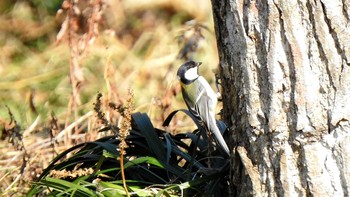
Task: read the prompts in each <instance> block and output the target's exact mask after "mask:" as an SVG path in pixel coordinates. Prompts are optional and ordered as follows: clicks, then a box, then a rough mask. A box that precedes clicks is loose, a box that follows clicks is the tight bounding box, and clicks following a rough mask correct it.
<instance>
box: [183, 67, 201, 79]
mask: <svg viewBox="0 0 350 197" xmlns="http://www.w3.org/2000/svg"><path fill="white" fill-rule="evenodd" d="M185 78H186V79H187V80H193V79H197V78H198V68H197V67H193V68H190V69H188V70H187V71H186V72H185Z"/></svg>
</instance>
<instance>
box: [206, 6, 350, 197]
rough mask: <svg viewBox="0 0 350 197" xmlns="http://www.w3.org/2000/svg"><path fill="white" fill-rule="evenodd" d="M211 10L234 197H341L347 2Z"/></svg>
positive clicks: (349, 186)
mask: <svg viewBox="0 0 350 197" xmlns="http://www.w3.org/2000/svg"><path fill="white" fill-rule="evenodd" d="M212 5H213V13H214V22H215V29H216V36H217V42H218V48H219V56H220V71H221V72H220V76H221V81H222V87H223V93H222V97H223V105H224V113H223V114H224V117H223V118H224V120H226V122H227V123H228V125H230V128H231V135H232V143H231V144H230V145H231V148H232V149H233V152H234V153H233V156H232V158H231V161H232V162H231V168H232V170H231V171H232V173H231V194H232V196H247V195H250V196H251V195H253V196H349V195H350V124H349V120H350V0H314V1H312V0H304V1H302V0H289V1H287V0H274V1H273V0H267V1H254V0H223V1H221V2H220V3H219V2H216V1H214V0H213V1H212Z"/></svg>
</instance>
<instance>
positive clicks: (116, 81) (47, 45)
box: [0, 0, 218, 196]
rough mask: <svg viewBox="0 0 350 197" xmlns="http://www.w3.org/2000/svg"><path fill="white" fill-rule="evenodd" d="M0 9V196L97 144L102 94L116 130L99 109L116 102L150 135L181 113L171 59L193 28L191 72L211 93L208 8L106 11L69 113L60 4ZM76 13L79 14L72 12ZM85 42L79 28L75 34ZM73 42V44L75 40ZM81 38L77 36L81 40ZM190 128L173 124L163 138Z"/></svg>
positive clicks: (184, 5)
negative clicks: (76, 148) (80, 147)
mask: <svg viewBox="0 0 350 197" xmlns="http://www.w3.org/2000/svg"><path fill="white" fill-rule="evenodd" d="M33 2H34V3H28V2H26V1H17V2H12V1H4V2H3V3H4V6H0V7H1V11H0V13H1V15H0V23H1V24H4V25H2V27H0V28H1V29H0V45H1V47H0V53H1V54H2V55H1V57H0V74H1V78H0V92H1V94H0V101H1V103H0V132H1V133H0V139H1V142H0V180H1V183H0V185H1V187H0V194H2V195H4V196H11V195H15V194H17V195H19V196H21V194H23V193H26V192H28V190H29V187H30V185H29V183H30V182H31V181H33V180H34V179H35V178H37V177H38V176H39V175H40V174H41V173H42V171H43V169H45V168H46V167H47V166H48V165H49V162H50V161H51V160H52V159H53V158H54V157H55V156H57V155H58V154H59V153H61V152H63V151H64V150H67V149H68V148H70V147H72V146H73V145H74V144H77V143H81V142H87V141H93V140H96V139H99V138H100V137H102V136H103V135H104V134H103V133H99V132H98V130H99V129H101V127H102V126H103V124H102V123H101V122H100V121H101V119H100V118H99V117H98V116H97V113H96V112H94V105H93V104H94V103H96V99H95V98H96V95H97V93H98V92H100V93H102V94H103V95H104V96H103V98H102V99H103V100H102V102H101V105H102V106H101V108H103V109H104V110H105V111H104V112H105V118H106V119H107V120H108V121H109V122H111V123H113V124H117V123H118V122H119V120H120V115H118V113H116V112H115V111H114V110H111V109H110V108H109V107H108V105H109V103H113V104H115V105H116V106H118V105H120V104H122V103H124V102H125V99H126V98H127V92H128V90H129V89H132V90H133V92H134V97H133V98H134V102H135V111H136V112H144V113H147V115H148V117H150V119H151V121H152V123H153V124H154V126H155V127H156V128H160V127H161V126H162V123H163V121H164V120H165V118H166V117H167V116H168V114H170V112H171V111H173V110H176V109H180V108H185V105H184V103H183V101H182V98H181V96H180V89H179V86H178V82H177V79H176V70H177V68H178V66H179V65H180V64H181V63H182V62H183V61H184V59H178V58H177V57H178V54H179V53H180V51H181V49H183V48H184V45H186V43H188V41H189V40H188V39H189V38H190V36H191V35H193V31H194V30H193V26H192V27H191V25H188V24H186V22H188V21H190V20H196V22H197V23H198V24H202V25H205V26H206V27H208V29H202V30H201V32H202V34H203V39H200V40H199V41H198V48H197V49H196V50H195V51H194V52H193V54H192V55H193V57H194V59H196V60H198V61H202V62H203V66H201V70H200V72H201V73H202V74H203V75H204V76H205V77H206V78H207V79H211V80H209V81H210V82H211V83H213V81H214V74H213V71H212V69H214V68H216V65H217V63H218V57H217V52H216V44H215V36H214V30H213V22H212V17H211V8H210V1H209V0H208V1H202V0H197V1H190V2H187V1H186V2H184V1H181V0H178V1H170V0H162V1H155V0H148V1H141V2H140V3H135V1H131V0H125V1H122V2H119V1H111V2H109V3H110V4H109V5H108V6H107V5H104V6H106V7H105V8H104V10H103V17H102V20H101V21H100V23H99V24H98V25H99V33H98V34H96V35H95V36H93V41H91V44H90V45H86V46H85V47H83V48H84V52H83V53H82V55H80V56H79V57H75V58H77V61H78V62H79V65H80V68H81V76H82V78H83V80H82V81H81V84H80V86H79V90H78V93H79V96H80V103H77V105H76V108H74V107H73V106H74V105H73V104H72V101H71V98H72V90H73V89H74V86H73V87H72V84H71V83H70V80H71V79H72V78H71V77H70V74H72V72H71V71H72V70H70V62H71V60H72V57H70V48H71V47H70V46H69V42H68V40H67V37H66V36H65V37H62V39H61V41H60V42H59V43H57V40H56V38H57V36H58V37H59V38H60V34H59V33H58V32H59V31H60V30H62V28H61V24H62V22H63V21H64V16H65V12H63V14H61V15H59V14H58V15H56V16H55V14H56V12H57V9H58V8H60V6H61V2H59V1H55V3H53V4H50V5H48V4H47V5H45V4H41V3H36V2H37V1H33ZM79 6H80V7H79V8H80V9H81V10H84V9H85V8H86V7H87V5H79ZM79 25H80V26H79V27H80V28H81V29H82V30H81V31H82V32H84V30H83V29H84V28H86V27H87V25H86V24H85V25H84V24H79ZM82 32H79V36H82ZM85 32H86V31H85ZM188 127H190V128H193V123H191V122H190V120H189V119H188V118H186V117H185V116H181V115H178V116H177V117H176V118H175V119H174V121H172V122H171V125H170V126H169V131H170V132H171V133H172V134H177V133H179V132H181V131H184V130H188Z"/></svg>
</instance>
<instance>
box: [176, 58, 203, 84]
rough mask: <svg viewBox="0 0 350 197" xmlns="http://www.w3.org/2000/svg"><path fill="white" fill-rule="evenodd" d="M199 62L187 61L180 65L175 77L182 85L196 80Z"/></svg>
mask: <svg viewBox="0 0 350 197" xmlns="http://www.w3.org/2000/svg"><path fill="white" fill-rule="evenodd" d="M201 64H202V63H201V62H194V61H188V62H185V63H184V64H182V65H181V66H180V68H179V70H177V77H178V78H179V79H180V81H181V82H182V83H184V84H189V83H191V82H193V81H194V80H196V79H197V78H198V77H199V75H198V66H200V65H201Z"/></svg>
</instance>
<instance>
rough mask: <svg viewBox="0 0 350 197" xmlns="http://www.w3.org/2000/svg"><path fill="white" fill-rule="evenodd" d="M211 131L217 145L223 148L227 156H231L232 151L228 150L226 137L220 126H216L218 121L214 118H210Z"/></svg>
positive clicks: (209, 126)
mask: <svg viewBox="0 0 350 197" xmlns="http://www.w3.org/2000/svg"><path fill="white" fill-rule="evenodd" d="M208 128H209V130H210V131H211V132H212V134H214V137H215V140H216V143H217V144H218V145H219V146H220V148H222V149H223V150H224V151H225V152H226V153H227V155H230V151H229V149H228V146H227V144H226V142H225V140H224V137H223V136H222V134H221V132H220V130H219V128H218V126H217V125H216V120H215V119H214V118H210V123H209V125H208Z"/></svg>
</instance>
